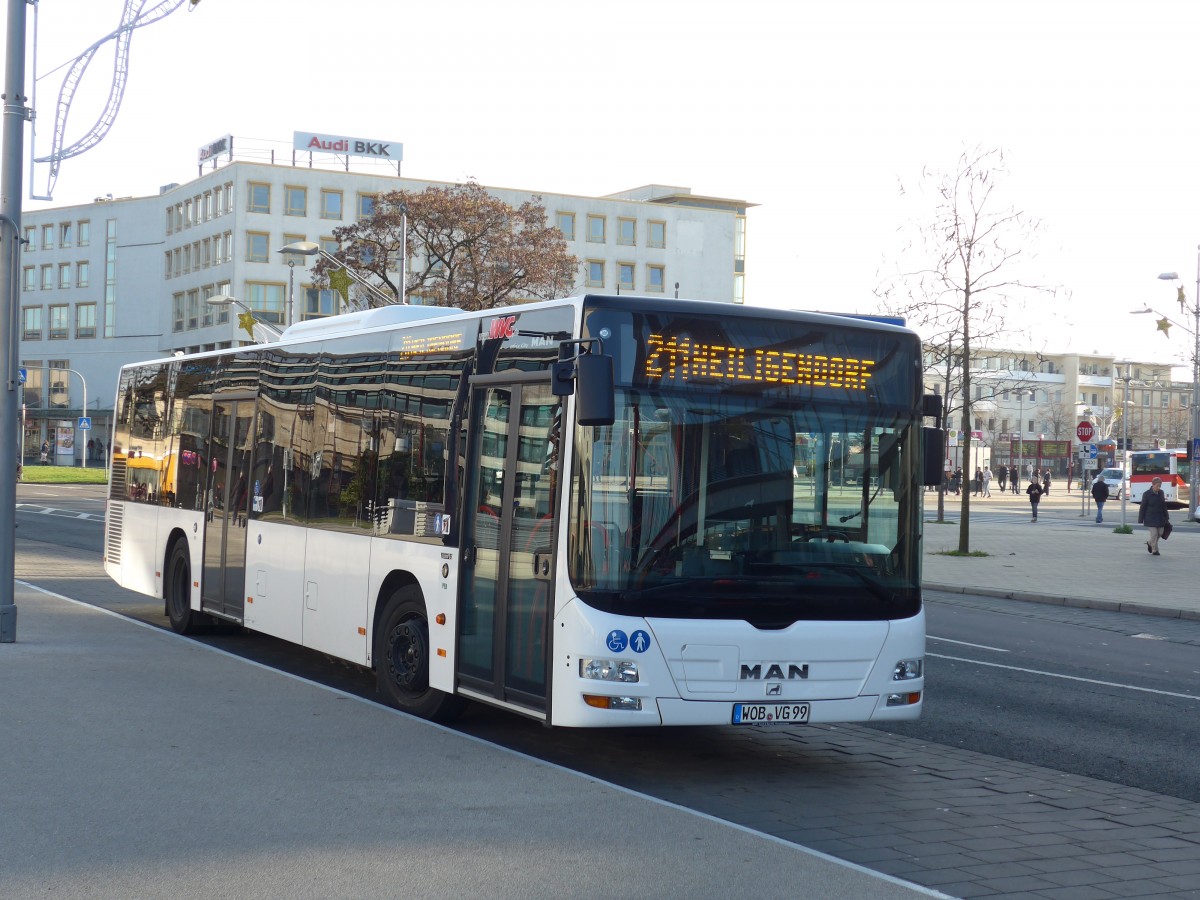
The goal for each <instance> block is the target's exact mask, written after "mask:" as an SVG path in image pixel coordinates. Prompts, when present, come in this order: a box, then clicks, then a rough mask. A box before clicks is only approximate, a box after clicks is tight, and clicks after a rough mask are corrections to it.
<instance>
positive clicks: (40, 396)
mask: <svg viewBox="0 0 1200 900" xmlns="http://www.w3.org/2000/svg"><path fill="white" fill-rule="evenodd" d="M349 159H350V158H349V157H346V158H342V159H338V160H336V161H335V160H333V159H332V158H331V159H327V160H323V159H322V158H321V157H319V156H317V157H314V156H313V155H310V154H303V155H301V156H297V155H296V154H291V155H288V154H286V153H284V154H278V155H274V154H272V155H270V156H266V157H264V154H263V153H262V152H261V150H260V148H249V149H248V150H247V151H246V152H245V153H244V154H242V153H229V154H228V155H227V157H224V156H223V157H221V158H213V159H210V160H208V161H207V162H206V163H205V164H204V166H203V167H201V168H200V169H199V171H198V176H197V177H196V178H195V179H193V180H191V181H189V182H187V183H186V184H171V185H167V186H166V187H164V188H162V189H161V190H160V192H159V194H157V195H153V196H146V197H128V198H119V199H111V198H97V199H96V201H95V202H93V203H90V204H85V205H80V206H72V207H63V208H59V209H44V210H35V211H27V212H26V213H25V214H24V217H23V221H22V230H23V237H24V240H25V243H23V246H22V253H21V261H20V268H21V286H20V296H19V303H20V312H19V335H20V359H21V361H22V362H21V365H22V367H23V370H24V372H25V384H24V392H23V404H22V421H23V424H22V429H23V433H24V456H25V459H26V461H27V462H29V461H34V462H36V460H37V458H38V455H39V451H40V449H41V447H42V445H43V442H45V444H46V445H47V446H48V447H49V449H50V454H51V457H52V459H53V461H55V462H57V463H59V464H68V465H70V464H80V463H82V462H85V461H86V462H87V463H88V464H102V463H103V460H104V458H105V456H104V450H106V449H107V448H106V446H105V445H104V444H105V442H106V441H107V440H108V432H109V430H110V427H111V416H112V405H113V398H114V395H115V392H116V380H117V373H118V371H119V369H120V367H121V366H122V365H123V364H125V363H128V362H134V361H139V360H145V359H154V358H159V357H164V356H170V355H172V354H174V353H177V352H185V353H186V352H197V351H203V350H213V349H217V348H222V347H229V346H236V345H238V344H240V343H244V342H245V339H246V338H248V335H247V334H246V333H245V332H244V331H242V330H240V329H239V328H238V320H237V315H236V309H233V311H232V312H231V306H230V305H225V306H219V305H213V304H210V303H208V302H206V301H207V299H208V298H209V297H212V296H215V295H226V296H231V297H233V298H236V300H237V301H239V302H240V303H242V304H244V305H246V306H248V307H250V308H251V309H253V310H254V312H255V316H256V318H259V319H262V320H266V321H268V322H274V323H278V324H279V325H280V326H285V325H286V324H288V323H289V322H290V321H298V320H302V319H305V318H310V317H314V316H321V315H329V314H331V313H333V312H335V311H337V304H336V302H335V299H336V297H335V295H334V293H333V292H332V291H329V290H321V289H320V288H319V287H317V286H315V285H314V284H313V283H312V279H311V277H310V275H309V269H310V266H311V263H312V261H313V260H315V259H316V257H304V256H296V255H294V254H288V255H284V254H281V253H279V252H277V251H278V250H280V249H281V248H283V247H285V246H287V245H289V244H294V243H296V242H300V241H310V242H315V243H317V244H319V245H320V246H321V247H322V248H323V249H325V250H327V251H329V252H334V251H336V249H337V244H336V241H334V238H333V231H334V229H335V228H337V227H339V226H342V225H347V224H350V223H352V222H353V221H355V220H356V219H357V218H358V217H360V216H362V215H366V214H369V212H370V210H371V207H372V204H373V201H374V197H375V196H376V195H377V194H380V193H382V192H385V191H393V190H408V191H422V190H424V189H425V188H426V187H429V186H439V187H445V186H448V185H447V184H446V183H444V182H431V181H423V180H418V179H412V178H401V177H399V176H398V175H395V174H391V173H388V174H380V172H379V170H378V169H377V168H375V169H372V170H371V171H350V170H349V163H348V162H347V161H348V160H349ZM335 162H336V164H334V163H335ZM487 190H488V191H489V192H490V193H491V194H493V195H494V196H496V197H499V198H500V199H502V200H504V201H505V202H507V203H509V204H511V205H512V206H514V207H516V206H520V204H522V203H524V202H525V201H527V200H529V199H530V198H531V197H532V196H534V195H538V196H540V197H541V202H542V203H543V205H544V206H545V208H546V213H547V218H548V220H549V224H551V225H555V226H557V227H558V228H559V229H560V230H561V231H562V232H563V235H564V237H565V238H566V240H567V248H568V251H569V252H570V253H572V254H573V255H574V256H576V257H577V258H578V259H579V262H580V265H579V270H578V273H577V279H576V282H575V284H574V285H573V286H570V287H569V288H566V289H564V291H563V294H564V296H565V295H569V294H571V293H576V292H580V291H591V292H597V293H601V292H607V293H618V292H620V293H635V294H654V295H657V294H667V295H669V296H679V297H687V298H690V299H700V300H713V301H719V302H731V303H741V302H743V300H744V283H745V236H746V211H747V209H748V208H749V207H750V206H752V205H753V204H749V203H747V202H745V201H741V200H736V199H726V198H719V197H704V196H698V195H693V194H692V193H691V191H690V190H689V189H688V188H681V187H668V186H662V185H648V186H645V187H642V188H637V189H634V190H630V191H626V192H623V193H620V194H613V195H609V196H604V197H586V196H574V195H567V194H538V192H536V191H521V190H513V189H506V188H491V187H488V188H487ZM289 260H290V262H291V264H289ZM352 290H355V288H352ZM420 301H421V298H420V297H419V296H416V297H410V298H409V302H417V303H419V302H420ZM85 394H86V397H85ZM85 415H86V416H87V417H89V418H90V420H91V423H90V424H91V426H92V428H91V431H90V432H88V431H84V430H80V429H79V428H78V425H79V424H80V423H79V419H80V417H81V416H85Z"/></svg>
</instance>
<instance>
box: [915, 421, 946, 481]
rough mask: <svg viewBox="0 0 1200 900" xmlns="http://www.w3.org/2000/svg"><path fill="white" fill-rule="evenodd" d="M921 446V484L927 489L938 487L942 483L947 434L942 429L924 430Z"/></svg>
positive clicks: (922, 431) (922, 430)
mask: <svg viewBox="0 0 1200 900" xmlns="http://www.w3.org/2000/svg"><path fill="white" fill-rule="evenodd" d="M921 445H922V446H921V449H922V451H923V452H922V454H921V460H922V463H921V483H922V484H923V485H925V487H937V486H938V485H939V484H941V483H942V467H943V465H944V464H945V453H946V432H945V431H943V430H942V429H941V428H922V429H921Z"/></svg>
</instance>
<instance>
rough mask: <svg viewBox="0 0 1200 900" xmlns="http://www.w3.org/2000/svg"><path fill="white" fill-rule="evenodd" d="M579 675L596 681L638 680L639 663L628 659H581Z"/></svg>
mask: <svg viewBox="0 0 1200 900" xmlns="http://www.w3.org/2000/svg"><path fill="white" fill-rule="evenodd" d="M579 677H580V678H591V679H592V680H594V681H624V682H627V683H629V682H636V681H637V680H638V667H637V663H635V662H630V661H629V660H626V659H581V660H579Z"/></svg>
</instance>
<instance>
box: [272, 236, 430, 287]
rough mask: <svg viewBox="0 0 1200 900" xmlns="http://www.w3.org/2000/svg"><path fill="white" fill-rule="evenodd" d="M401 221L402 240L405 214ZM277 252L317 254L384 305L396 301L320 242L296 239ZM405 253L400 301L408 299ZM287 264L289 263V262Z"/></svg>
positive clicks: (402, 258)
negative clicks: (323, 246) (405, 290)
mask: <svg viewBox="0 0 1200 900" xmlns="http://www.w3.org/2000/svg"><path fill="white" fill-rule="evenodd" d="M403 222H404V227H403V229H402V231H403V233H404V240H407V235H408V231H407V228H408V216H407V215H405V216H404V217H403ZM277 252H279V253H286V254H291V255H293V256H319V257H320V258H321V259H323V260H325V261H326V262H328V263H332V264H333V265H335V266H337V267H338V268H339V269H341V270H342V271H344V272H345V273H346V275H347V277H349V278H350V280H351V281H353V282H354V283H355V284H357V285H358V286H359V287H361V288H362V289H363V290H365V291H366V292H367V293H369V294H371V295H372V296H373V297H375V299H376V300H378V301H380V302H381V303H383V304H384V305H385V306H392V305H395V304H396V303H397V300H396V298H395V297H392V296H390V295H389V294H385V293H384V292H383V291H381V290H380V289H379V288H377V287H376V286H375V285H373V284H371V282H369V281H367V279H365V278H363V277H362V276H361V275H359V274H358V273H357V272H355V271H353V270H352V269H351V268H350V267H349V266H347V265H346V264H345V263H344V262H342V261H341V260H340V259H338V258H337V257H336V256H334V255H333V254H332V253H330V252H329V251H328V250H325V249H323V248H322V247H321V245H320V244H317V243H314V242H313V241H296V242H295V243H294V244H288V245H287V246H285V247H280V248H279V250H278V251H277ZM406 255H407V254H402V255H401V262H400V300H399V302H400V303H407V302H408V300H407V299H406V297H405V296H404V280H405V278H407V277H408V273H407V271H406V267H407V260H406V259H405V258H404V257H405V256H406ZM289 265H290V263H289Z"/></svg>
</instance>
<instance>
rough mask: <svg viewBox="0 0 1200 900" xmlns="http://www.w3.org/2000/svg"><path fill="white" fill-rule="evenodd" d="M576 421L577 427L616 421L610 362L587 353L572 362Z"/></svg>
mask: <svg viewBox="0 0 1200 900" xmlns="http://www.w3.org/2000/svg"><path fill="white" fill-rule="evenodd" d="M575 388H576V396H575V404H576V407H577V409H576V416H575V417H576V419H577V420H578V422H579V424H580V425H611V424H612V423H613V421H614V420H615V419H616V417H617V411H616V401H615V399H614V394H615V393H616V387H615V386H614V383H613V359H612V357H611V356H607V355H605V354H602V353H589V354H587V355H586V356H580V357H579V358H578V359H576V360H575Z"/></svg>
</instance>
